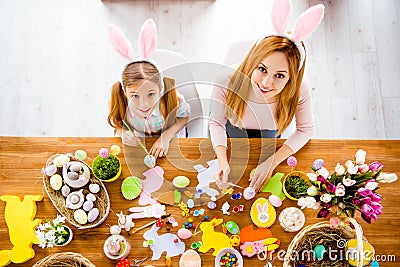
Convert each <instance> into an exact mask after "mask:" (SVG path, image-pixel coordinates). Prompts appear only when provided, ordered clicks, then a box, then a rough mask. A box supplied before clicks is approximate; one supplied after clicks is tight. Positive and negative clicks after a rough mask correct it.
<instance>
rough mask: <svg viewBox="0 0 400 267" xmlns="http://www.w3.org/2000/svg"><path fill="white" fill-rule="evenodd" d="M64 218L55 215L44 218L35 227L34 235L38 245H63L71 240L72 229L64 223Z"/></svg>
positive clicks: (44, 246)
mask: <svg viewBox="0 0 400 267" xmlns="http://www.w3.org/2000/svg"><path fill="white" fill-rule="evenodd" d="M64 223H65V218H64V217H62V216H60V215H57V217H56V218H54V219H53V220H46V222H45V223H41V224H39V225H38V226H37V227H36V235H37V237H38V239H39V241H40V243H39V247H41V248H51V247H53V246H59V247H60V246H65V245H67V244H69V243H70V242H71V240H72V236H73V232H72V229H71V228H69V227H68V226H67V225H64Z"/></svg>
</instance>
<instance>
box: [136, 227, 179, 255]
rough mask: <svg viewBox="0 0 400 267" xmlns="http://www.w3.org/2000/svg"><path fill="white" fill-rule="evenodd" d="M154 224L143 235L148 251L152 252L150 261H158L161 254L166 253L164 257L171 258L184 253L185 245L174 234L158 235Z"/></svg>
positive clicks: (157, 228)
mask: <svg viewBox="0 0 400 267" xmlns="http://www.w3.org/2000/svg"><path fill="white" fill-rule="evenodd" d="M159 229H160V227H157V225H156V224H153V226H152V227H151V229H150V230H148V231H146V232H145V233H144V234H143V237H144V239H145V240H146V241H145V244H146V245H149V247H150V249H151V250H152V251H153V257H152V258H151V260H153V261H154V260H158V259H160V257H161V254H162V253H163V252H164V251H166V252H167V255H166V257H173V256H177V255H180V254H183V252H185V243H183V242H182V241H181V240H180V239H179V237H178V236H177V235H175V234H171V233H167V234H163V235H158V233H157V232H158V230H159Z"/></svg>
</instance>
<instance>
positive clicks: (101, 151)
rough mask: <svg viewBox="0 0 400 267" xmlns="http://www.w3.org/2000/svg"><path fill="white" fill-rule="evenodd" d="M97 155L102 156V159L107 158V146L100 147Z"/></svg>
mask: <svg viewBox="0 0 400 267" xmlns="http://www.w3.org/2000/svg"><path fill="white" fill-rule="evenodd" d="M99 155H100V157H102V158H103V159H105V158H107V157H108V155H109V152H108V149H107V148H104V147H103V148H100V150H99Z"/></svg>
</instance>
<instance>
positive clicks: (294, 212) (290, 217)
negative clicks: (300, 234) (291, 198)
mask: <svg viewBox="0 0 400 267" xmlns="http://www.w3.org/2000/svg"><path fill="white" fill-rule="evenodd" d="M278 220H279V223H280V225H281V227H282V228H283V230H285V231H287V232H297V231H300V229H301V228H303V226H304V223H305V222H306V217H305V216H304V213H303V212H302V211H301V210H300V209H299V208H296V207H289V208H285V209H283V210H282V211H281V213H280V214H279V218H278Z"/></svg>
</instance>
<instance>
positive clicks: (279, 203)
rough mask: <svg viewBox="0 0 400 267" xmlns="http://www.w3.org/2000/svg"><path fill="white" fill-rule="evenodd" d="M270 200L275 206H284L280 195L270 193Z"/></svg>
mask: <svg viewBox="0 0 400 267" xmlns="http://www.w3.org/2000/svg"><path fill="white" fill-rule="evenodd" d="M268 200H269V202H270V203H271V205H272V206H274V207H275V208H278V207H280V206H282V199H281V198H280V197H278V196H275V195H270V196H269V197H268Z"/></svg>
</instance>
